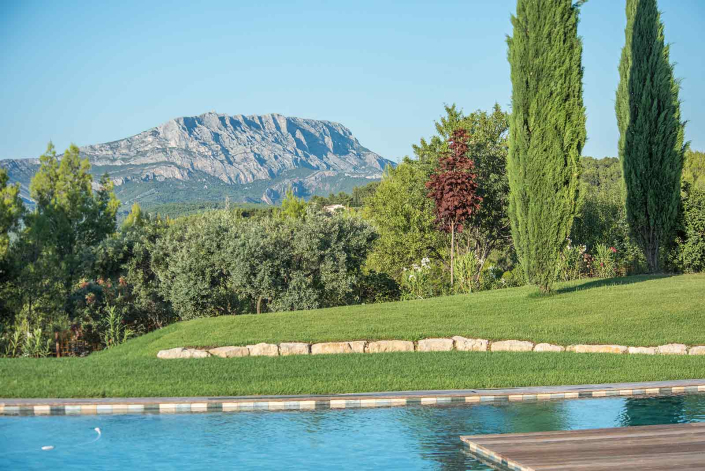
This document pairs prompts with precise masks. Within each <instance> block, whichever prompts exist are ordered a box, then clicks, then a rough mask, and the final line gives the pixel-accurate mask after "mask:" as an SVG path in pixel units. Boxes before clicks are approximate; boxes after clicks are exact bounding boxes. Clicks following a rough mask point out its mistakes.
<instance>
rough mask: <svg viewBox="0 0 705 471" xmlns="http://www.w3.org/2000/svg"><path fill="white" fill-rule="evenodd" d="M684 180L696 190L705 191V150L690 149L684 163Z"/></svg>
mask: <svg viewBox="0 0 705 471" xmlns="http://www.w3.org/2000/svg"><path fill="white" fill-rule="evenodd" d="M683 181H685V182H688V183H689V184H690V186H691V187H692V188H693V189H695V190H703V191H705V152H698V151H694V150H691V149H688V151H687V152H686V153H685V162H684V163H683Z"/></svg>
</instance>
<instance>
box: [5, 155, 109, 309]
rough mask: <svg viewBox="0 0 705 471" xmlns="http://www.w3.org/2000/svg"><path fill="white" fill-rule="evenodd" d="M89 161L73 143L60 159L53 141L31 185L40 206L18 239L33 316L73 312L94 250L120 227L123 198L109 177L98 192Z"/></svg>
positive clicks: (23, 289) (22, 287)
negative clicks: (75, 293)
mask: <svg viewBox="0 0 705 471" xmlns="http://www.w3.org/2000/svg"><path fill="white" fill-rule="evenodd" d="M89 170H90V164H89V163H88V159H81V158H80V156H79V150H78V148H77V147H76V146H74V145H71V146H70V147H69V149H68V150H67V151H66V152H65V153H64V155H63V156H62V157H61V159H59V158H58V157H57V155H56V150H55V149H54V146H53V145H52V144H51V143H50V144H49V146H48V147H47V151H46V152H45V153H44V154H43V155H42V156H41V157H40V167H39V170H38V171H37V173H36V174H35V176H34V177H33V178H32V181H31V183H30V195H31V197H32V199H33V200H34V201H35V202H36V206H35V210H34V211H33V212H32V213H30V214H27V216H26V218H25V225H26V229H25V230H24V231H23V233H22V234H21V237H20V240H19V242H18V249H17V251H16V252H17V253H16V254H15V257H16V263H17V264H18V265H17V266H18V267H19V269H18V270H19V273H17V283H18V286H19V291H20V293H21V298H22V301H21V302H20V309H21V310H22V311H25V312H27V315H28V316H29V317H32V316H35V313H36V314H41V315H42V316H44V317H46V318H55V317H56V316H61V315H64V314H71V312H70V311H71V304H72V301H71V296H70V295H71V292H72V290H73V289H74V287H75V285H76V284H77V282H78V280H79V278H80V277H81V276H82V273H83V272H84V271H86V270H88V269H89V266H90V264H91V263H92V259H93V256H92V253H93V250H94V248H95V247H96V246H97V245H98V244H99V243H100V242H101V241H102V240H103V239H105V237H107V236H108V235H109V234H111V233H113V232H114V231H115V227H116V222H115V216H116V213H117V209H118V207H119V204H120V203H119V201H118V200H117V199H116V198H115V195H114V193H113V189H112V183H111V182H110V180H109V179H108V178H107V176H104V177H103V178H102V179H101V181H100V184H99V187H98V189H97V191H96V192H94V191H93V177H92V176H91V174H90V173H89Z"/></svg>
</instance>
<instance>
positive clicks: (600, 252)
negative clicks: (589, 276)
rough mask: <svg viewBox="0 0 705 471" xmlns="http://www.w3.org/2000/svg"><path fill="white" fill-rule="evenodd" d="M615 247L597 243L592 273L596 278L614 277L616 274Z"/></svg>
mask: <svg viewBox="0 0 705 471" xmlns="http://www.w3.org/2000/svg"><path fill="white" fill-rule="evenodd" d="M616 254H617V249H616V248H614V247H607V246H606V245H602V244H599V245H598V246H597V249H596V252H595V257H594V260H593V270H594V275H595V276H596V277H597V278H614V277H615V276H617V263H616V261H615V256H616Z"/></svg>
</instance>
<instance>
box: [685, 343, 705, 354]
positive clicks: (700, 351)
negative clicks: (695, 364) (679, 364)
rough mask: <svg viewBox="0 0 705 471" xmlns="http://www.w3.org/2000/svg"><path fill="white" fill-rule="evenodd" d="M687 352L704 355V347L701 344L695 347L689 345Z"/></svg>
mask: <svg viewBox="0 0 705 471" xmlns="http://www.w3.org/2000/svg"><path fill="white" fill-rule="evenodd" d="M688 354H690V355H705V347H704V346H702V345H701V346H697V347H691V348H690V351H689V352H688Z"/></svg>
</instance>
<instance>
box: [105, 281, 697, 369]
mask: <svg viewBox="0 0 705 471" xmlns="http://www.w3.org/2000/svg"><path fill="white" fill-rule="evenodd" d="M536 293H537V290H536V288H532V287H526V288H515V289H506V290H497V291H487V292H481V293H474V294H471V295H467V296H448V297H441V298H433V299H427V300H420V301H408V302H398V303H387V304H374V305H367V306H346V307H339V308H332V309H320V310H316V311H301V312H282V313H269V314H263V315H243V316H226V317H217V318H209V319H197V320H193V321H189V322H180V323H177V324H174V325H171V326H169V327H167V328H165V329H162V330H160V331H157V332H153V333H151V334H149V335H146V336H144V337H140V338H138V339H136V340H132V341H130V342H128V343H127V344H126V345H123V346H121V347H118V348H116V349H114V350H112V351H111V352H108V353H107V354H109V355H112V356H116V357H117V356H119V357H126V358H134V357H150V358H151V357H154V356H155V355H156V354H157V352H158V351H159V350H163V349H167V348H173V347H182V346H190V347H197V346H227V345H248V344H254V343H258V342H269V343H279V342H293V341H302V342H326V341H336V340H380V339H401V340H418V339H422V338H429V337H448V336H453V335H463V336H466V337H476V338H486V339H490V340H506V339H517V340H531V341H534V342H550V343H557V344H560V345H568V344H574V343H588V344H602V343H609V344H612V343H614V344H620V345H630V346H656V345H663V344H665V343H685V344H688V345H696V344H697V345H705V275H684V276H673V277H647V276H638V277H629V278H617V279H613V280H600V281H581V282H575V283H567V284H563V285H559V287H558V290H557V293H556V294H554V295H551V296H546V297H542V296H537V295H536Z"/></svg>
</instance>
